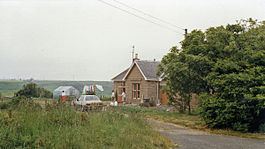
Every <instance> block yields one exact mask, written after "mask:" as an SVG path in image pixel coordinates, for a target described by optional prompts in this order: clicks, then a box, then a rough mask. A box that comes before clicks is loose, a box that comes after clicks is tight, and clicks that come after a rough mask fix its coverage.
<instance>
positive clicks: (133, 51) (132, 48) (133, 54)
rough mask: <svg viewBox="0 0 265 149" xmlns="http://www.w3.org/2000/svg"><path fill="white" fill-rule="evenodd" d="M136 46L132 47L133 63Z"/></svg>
mask: <svg viewBox="0 0 265 149" xmlns="http://www.w3.org/2000/svg"><path fill="white" fill-rule="evenodd" d="M134 48H135V47H134V45H133V46H132V61H133V59H134Z"/></svg>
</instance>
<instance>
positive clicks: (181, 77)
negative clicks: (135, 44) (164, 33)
mask: <svg viewBox="0 0 265 149" xmlns="http://www.w3.org/2000/svg"><path fill="white" fill-rule="evenodd" d="M181 45H182V49H181V50H180V49H177V48H176V47H173V48H172V49H171V51H170V52H169V53H168V54H167V55H166V56H165V57H164V58H163V60H162V62H161V65H160V73H163V74H164V77H165V79H166V80H167V85H168V89H169V94H170V95H174V94H176V92H178V93H180V94H181V95H190V94H191V93H197V94H201V97H200V99H201V115H202V117H203V119H204V120H205V122H206V124H208V126H209V127H213V128H215V127H217V128H232V129H234V130H240V131H252V130H255V129H257V128H258V126H259V125H261V124H262V123H264V121H265V116H264V115H265V114H264V113H265V22H257V21H256V20H253V19H249V20H242V21H239V22H238V23H237V24H232V25H227V26H218V27H211V28H208V29H207V30H206V31H204V32H203V31H200V30H193V31H192V32H191V33H189V34H188V35H187V36H186V38H185V39H184V40H183V41H182V42H181ZM202 93H203V94H202Z"/></svg>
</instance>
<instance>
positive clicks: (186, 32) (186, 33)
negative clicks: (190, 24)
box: [184, 28, 188, 38]
mask: <svg viewBox="0 0 265 149" xmlns="http://www.w3.org/2000/svg"><path fill="white" fill-rule="evenodd" d="M184 31H185V34H184V36H185V38H186V37H187V35H188V29H186V28H185V29H184Z"/></svg>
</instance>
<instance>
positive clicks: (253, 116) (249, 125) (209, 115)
mask: <svg viewBox="0 0 265 149" xmlns="http://www.w3.org/2000/svg"><path fill="white" fill-rule="evenodd" d="M200 100H201V105H200V113H201V116H202V118H203V119H204V121H205V122H206V124H207V125H208V126H209V127H210V128H231V129H233V130H236V131H242V132H247V131H256V130H257V128H258V127H259V126H260V125H261V124H262V122H264V118H263V114H264V112H265V109H264V106H262V104H261V103H262V100H246V99H241V100H231V101H228V100H224V99H221V98H217V97H214V96H209V95H206V94H203V95H200ZM263 102H264V101H263Z"/></svg>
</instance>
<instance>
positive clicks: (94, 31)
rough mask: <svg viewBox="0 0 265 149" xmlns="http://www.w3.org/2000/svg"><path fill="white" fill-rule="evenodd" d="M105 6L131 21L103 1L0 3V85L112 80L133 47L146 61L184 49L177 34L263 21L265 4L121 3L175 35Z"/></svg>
mask: <svg viewBox="0 0 265 149" xmlns="http://www.w3.org/2000/svg"><path fill="white" fill-rule="evenodd" d="M104 1H105V2H107V3H109V4H111V5H115V6H116V7H118V8H120V9H122V10H126V11H129V12H130V13H131V14H128V13H125V12H123V11H121V10H120V9H117V8H113V7H111V6H109V5H107V4H106V3H103V2H101V1H100V0H0V79H11V78H15V79H19V78H22V79H28V78H31V77H32V78H34V79H38V80H111V78H113V77H114V76H115V75H117V74H118V73H120V72H121V71H123V70H124V69H126V68H128V67H129V66H130V64H131V61H132V60H131V59H132V54H131V53H132V46H133V45H134V46H135V52H136V53H138V55H139V58H140V59H141V60H154V59H156V60H161V59H162V57H163V56H164V55H165V54H167V53H168V51H169V49H170V48H171V47H172V46H176V45H177V46H179V42H180V41H181V40H183V38H184V37H183V34H184V31H183V30H182V29H179V27H180V28H187V29H188V31H191V30H193V29H201V30H205V29H207V28H209V27H211V26H219V25H226V24H228V23H230V24H232V23H235V22H236V20H240V19H247V18H250V17H251V18H254V19H258V20H260V21H262V20H265V0H118V1H120V2H122V3H124V4H127V5H129V6H131V7H133V8H137V9H138V10H141V11H143V12H145V13H148V14H151V15H152V16H155V17H157V18H160V19H163V20H164V21H167V22H170V23H171V24H174V25H176V26H177V27H174V28H173V27H172V26H169V25H167V24H165V23H163V22H159V21H158V20H155V19H153V18H150V17H148V16H147V15H144V14H141V13H139V12H137V11H135V10H132V9H129V8H127V7H125V6H123V5H120V4H119V3H117V1H116V2H115V0H104ZM132 13H133V14H134V15H132ZM135 15H136V16H138V17H136V16H135ZM139 17H141V18H145V19H147V20H149V22H148V21H146V20H143V19H141V18H139ZM150 21H151V22H153V23H150ZM157 24H159V25H157ZM165 26H166V27H165ZM169 28H170V29H169Z"/></svg>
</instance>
